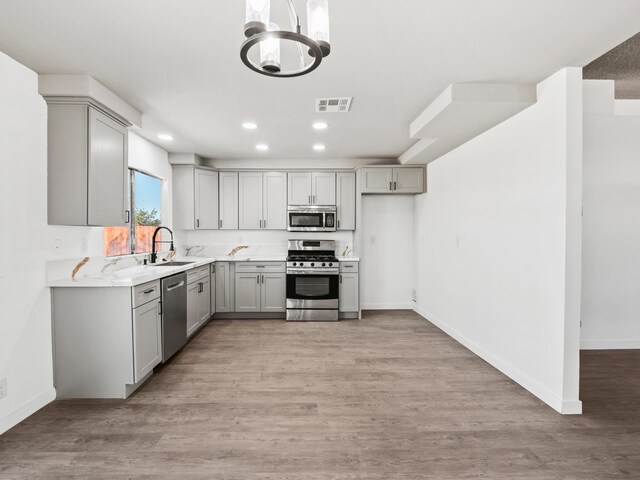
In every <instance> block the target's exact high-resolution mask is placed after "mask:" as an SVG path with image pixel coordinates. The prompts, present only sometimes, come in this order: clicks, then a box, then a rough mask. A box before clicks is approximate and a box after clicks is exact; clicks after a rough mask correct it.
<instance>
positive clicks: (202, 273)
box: [197, 265, 211, 280]
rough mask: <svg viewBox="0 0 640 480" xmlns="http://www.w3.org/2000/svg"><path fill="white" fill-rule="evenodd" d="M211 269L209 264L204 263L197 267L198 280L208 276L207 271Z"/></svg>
mask: <svg viewBox="0 0 640 480" xmlns="http://www.w3.org/2000/svg"><path fill="white" fill-rule="evenodd" d="M210 269H211V266H210V265H205V266H204V267H199V268H198V269H197V270H198V280H202V279H203V278H208V277H209V271H210Z"/></svg>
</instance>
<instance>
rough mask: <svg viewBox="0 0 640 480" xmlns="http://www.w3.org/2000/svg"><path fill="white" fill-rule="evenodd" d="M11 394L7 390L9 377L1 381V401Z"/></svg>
mask: <svg viewBox="0 0 640 480" xmlns="http://www.w3.org/2000/svg"><path fill="white" fill-rule="evenodd" d="M8 394H9V391H8V390H7V377H4V378H2V379H0V399H2V398H4V397H6V396H7V395H8Z"/></svg>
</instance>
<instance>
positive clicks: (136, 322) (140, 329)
mask: <svg viewBox="0 0 640 480" xmlns="http://www.w3.org/2000/svg"><path fill="white" fill-rule="evenodd" d="M160 305H161V304H160V299H159V298H158V299H156V300H153V301H151V302H149V303H147V304H145V305H142V306H141V307H138V308H134V309H133V344H134V348H133V364H134V379H133V380H134V382H138V381H140V380H142V379H143V378H144V377H145V375H147V374H148V373H151V372H152V371H153V367H155V366H156V365H158V364H159V363H160V362H161V361H162V316H161V315H160V311H161V306H160Z"/></svg>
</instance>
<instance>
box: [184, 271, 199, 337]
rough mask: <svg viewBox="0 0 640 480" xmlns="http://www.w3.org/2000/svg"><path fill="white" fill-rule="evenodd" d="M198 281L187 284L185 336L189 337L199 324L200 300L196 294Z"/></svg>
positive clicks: (197, 293)
mask: <svg viewBox="0 0 640 480" xmlns="http://www.w3.org/2000/svg"><path fill="white" fill-rule="evenodd" d="M199 292H200V283H199V282H193V283H192V284H191V285H188V286H187V336H188V337H190V336H191V335H192V334H193V332H195V331H196V329H197V328H198V324H199V320H200V318H199V315H200V312H199V309H200V302H199V301H198V296H199Z"/></svg>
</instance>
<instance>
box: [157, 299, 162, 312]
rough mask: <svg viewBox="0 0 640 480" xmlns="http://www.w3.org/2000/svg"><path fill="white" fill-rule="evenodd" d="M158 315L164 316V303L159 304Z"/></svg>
mask: <svg viewBox="0 0 640 480" xmlns="http://www.w3.org/2000/svg"><path fill="white" fill-rule="evenodd" d="M158 315H162V302H158Z"/></svg>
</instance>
